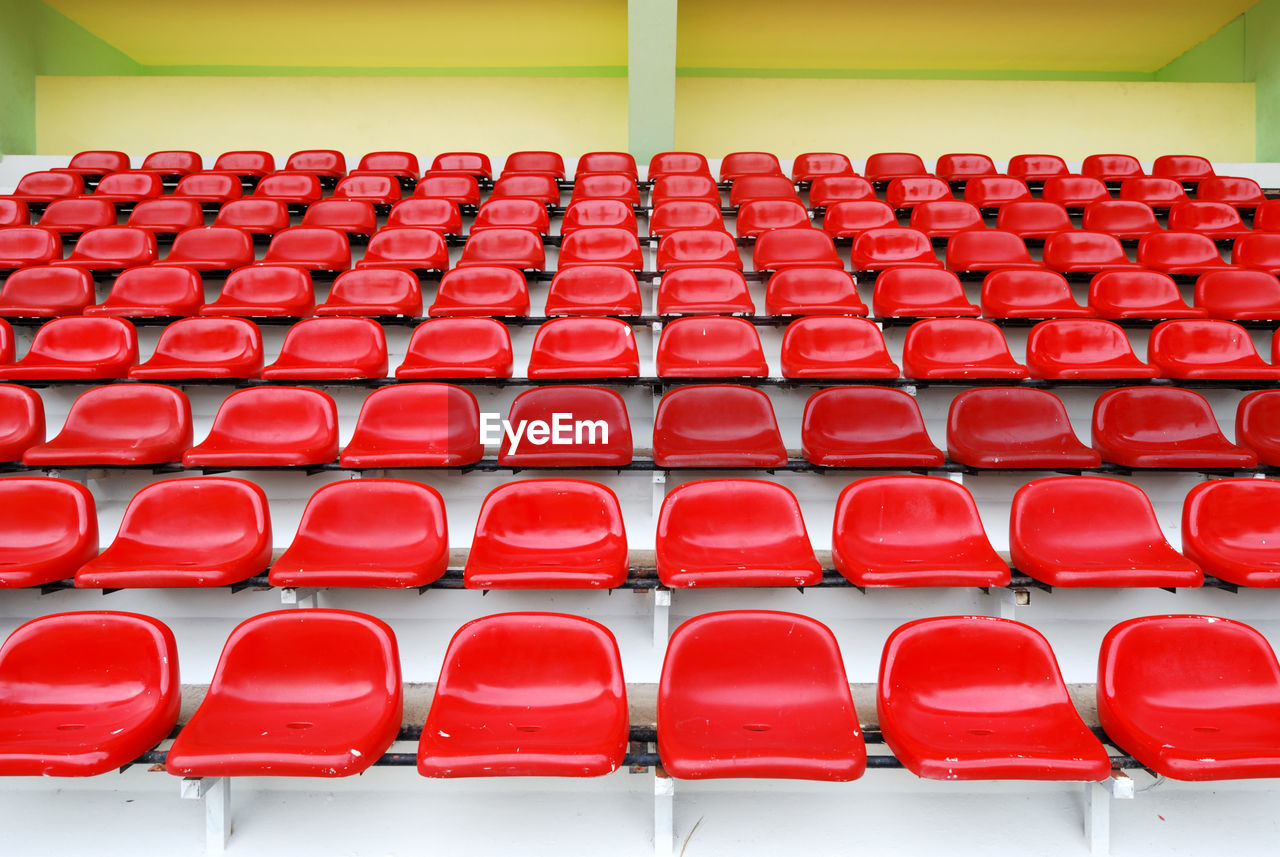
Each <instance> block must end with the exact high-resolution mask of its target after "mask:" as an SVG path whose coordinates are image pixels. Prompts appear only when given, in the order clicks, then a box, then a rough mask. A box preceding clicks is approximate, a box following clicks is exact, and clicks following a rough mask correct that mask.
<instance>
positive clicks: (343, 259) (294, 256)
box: [256, 226, 351, 274]
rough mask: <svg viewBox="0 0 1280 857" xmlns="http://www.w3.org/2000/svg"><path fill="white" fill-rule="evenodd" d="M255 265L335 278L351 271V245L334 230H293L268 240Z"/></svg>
mask: <svg viewBox="0 0 1280 857" xmlns="http://www.w3.org/2000/svg"><path fill="white" fill-rule="evenodd" d="M256 264H259V265H292V266H293V267H295V268H302V269H304V270H307V271H310V272H312V273H313V274H336V273H339V272H341V271H345V270H347V269H348V268H350V267H351V244H350V242H348V241H347V236H346V235H345V234H344V233H342V232H339V231H338V230H337V229H321V228H314V227H310V226H295V227H293V228H291V229H285V230H283V231H282V232H279V233H277V234H276V236H275V237H274V238H272V239H271V244H270V245H268V247H267V254H266V255H265V256H263V257H262V260H261V261H259V262H257V263H256Z"/></svg>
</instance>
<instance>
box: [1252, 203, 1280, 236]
mask: <svg viewBox="0 0 1280 857" xmlns="http://www.w3.org/2000/svg"><path fill="white" fill-rule="evenodd" d="M1253 228H1254V229H1256V230H1257V231H1259V232H1280V200H1272V199H1269V200H1267V201H1266V202H1264V203H1263V204H1262V205H1260V206H1258V209H1257V211H1255V212H1254V213H1253Z"/></svg>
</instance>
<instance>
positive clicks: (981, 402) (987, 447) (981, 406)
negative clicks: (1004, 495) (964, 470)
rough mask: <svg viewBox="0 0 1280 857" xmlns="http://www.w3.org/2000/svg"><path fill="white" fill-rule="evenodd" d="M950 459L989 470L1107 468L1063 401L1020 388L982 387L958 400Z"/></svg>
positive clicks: (951, 422)
mask: <svg viewBox="0 0 1280 857" xmlns="http://www.w3.org/2000/svg"><path fill="white" fill-rule="evenodd" d="M947 455H948V456H950V458H951V460H952V461H954V462H956V463H957V464H963V465H965V466H966V467H978V468H984V469H985V468H1020V469H1034V470H1043V469H1051V470H1058V469H1062V468H1075V467H1078V468H1081V469H1087V468H1094V467H1097V466H1098V465H1100V464H1101V463H1102V456H1100V455H1099V454H1098V453H1097V452H1095V451H1093V450H1092V449H1090V448H1089V447H1087V446H1085V445H1084V444H1082V443H1081V442H1080V440H1079V438H1077V437H1076V433H1075V431H1074V430H1073V429H1072V428H1071V420H1070V418H1069V417H1068V416H1067V409H1066V408H1065V407H1063V405H1062V402H1061V401H1060V400H1059V399H1058V397H1057V396H1055V395H1053V394H1052V393H1049V392H1046V391H1044V390H1026V389H1022V388H1018V387H980V388H978V389H976V390H965V391H964V392H963V393H961V394H960V395H958V396H956V397H955V398H954V399H952V400H951V409H950V410H949V411H948V412H947Z"/></svg>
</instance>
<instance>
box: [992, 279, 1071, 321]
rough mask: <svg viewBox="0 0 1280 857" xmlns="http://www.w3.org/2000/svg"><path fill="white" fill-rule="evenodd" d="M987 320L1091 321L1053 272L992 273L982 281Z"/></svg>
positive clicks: (1069, 289) (1067, 287)
mask: <svg viewBox="0 0 1280 857" xmlns="http://www.w3.org/2000/svg"><path fill="white" fill-rule="evenodd" d="M980 301H981V303H982V314H983V315H984V316H986V317H987V318H1090V317H1092V316H1093V315H1094V311H1093V309H1092V308H1091V307H1082V306H1080V304H1078V303H1076V299H1075V296H1074V295H1072V293H1071V286H1069V285H1068V284H1067V281H1066V279H1065V278H1064V277H1063V276H1062V275H1061V274H1058V273H1055V272H1053V271H1016V270H1015V271H992V272H991V273H990V274H987V276H986V277H985V278H984V279H983V281H982V295H981V297H980Z"/></svg>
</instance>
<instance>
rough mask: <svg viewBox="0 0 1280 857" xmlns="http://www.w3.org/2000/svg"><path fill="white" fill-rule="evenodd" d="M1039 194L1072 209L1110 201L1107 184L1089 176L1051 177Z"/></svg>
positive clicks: (1046, 200) (1045, 198)
mask: <svg viewBox="0 0 1280 857" xmlns="http://www.w3.org/2000/svg"><path fill="white" fill-rule="evenodd" d="M1040 196H1041V198H1042V199H1043V200H1044V201H1045V202H1052V203H1054V204H1056V205H1060V206H1062V207H1063V208H1066V209H1070V210H1072V211H1075V210H1078V209H1088V208H1089V206H1091V205H1097V204H1099V203H1105V202H1109V201H1111V195H1110V194H1109V193H1107V186H1106V185H1105V184H1103V183H1102V182H1101V181H1100V180H1098V179H1096V178H1092V177H1090V176H1058V177H1056V178H1051V179H1049V180H1048V181H1046V182H1045V183H1044V190H1043V191H1042V192H1041V194H1040ZM1085 228H1086V229H1088V228H1090V227H1088V226H1086V227H1085Z"/></svg>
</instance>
